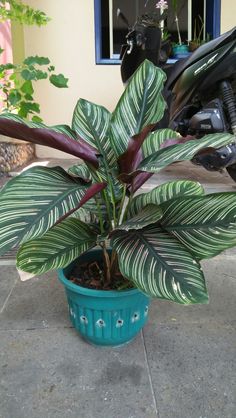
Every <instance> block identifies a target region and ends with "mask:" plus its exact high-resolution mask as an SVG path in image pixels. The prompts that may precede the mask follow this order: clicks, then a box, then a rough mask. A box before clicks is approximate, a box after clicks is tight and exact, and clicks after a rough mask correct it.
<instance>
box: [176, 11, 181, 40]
mask: <svg viewBox="0 0 236 418" xmlns="http://www.w3.org/2000/svg"><path fill="white" fill-rule="evenodd" d="M175 23H176V27H177V32H178V39H179V44H180V45H182V39H181V35H180V30H179V19H178V16H177V15H175Z"/></svg>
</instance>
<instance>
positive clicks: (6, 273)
mask: <svg viewBox="0 0 236 418" xmlns="http://www.w3.org/2000/svg"><path fill="white" fill-rule="evenodd" d="M18 277H19V276H18V273H17V271H16V269H15V267H9V266H1V265H0V312H1V310H2V309H3V308H4V305H5V303H6V300H7V299H8V297H9V295H10V293H11V291H12V289H13V287H14V286H15V284H16V281H17V280H18Z"/></svg>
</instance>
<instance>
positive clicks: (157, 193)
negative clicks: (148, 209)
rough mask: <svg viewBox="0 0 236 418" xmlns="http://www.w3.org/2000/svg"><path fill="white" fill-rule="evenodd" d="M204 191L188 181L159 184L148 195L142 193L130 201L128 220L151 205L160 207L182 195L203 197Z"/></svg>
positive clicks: (199, 186) (197, 184)
mask: <svg viewBox="0 0 236 418" xmlns="http://www.w3.org/2000/svg"><path fill="white" fill-rule="evenodd" d="M203 194H204V189H203V187H202V185H201V184H200V183H197V182H195V181H190V180H177V181H170V182H168V183H164V184H161V185H160V186H157V187H155V188H154V189H152V190H151V191H150V192H148V193H142V194H140V195H138V196H136V197H134V198H133V199H132V202H131V205H130V207H129V211H128V218H131V217H132V216H135V215H136V214H138V213H139V212H140V211H141V210H142V208H144V207H145V206H146V205H148V204H150V203H153V204H154V205H160V204H161V203H163V202H166V201H168V200H171V199H174V198H175V197H180V196H183V195H190V196H191V195H203Z"/></svg>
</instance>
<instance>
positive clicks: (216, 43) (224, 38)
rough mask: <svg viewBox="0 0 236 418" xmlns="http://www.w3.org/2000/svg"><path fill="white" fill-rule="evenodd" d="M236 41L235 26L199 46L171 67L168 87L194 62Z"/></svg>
mask: <svg viewBox="0 0 236 418" xmlns="http://www.w3.org/2000/svg"><path fill="white" fill-rule="evenodd" d="M233 40H236V26H235V27H234V28H233V29H231V30H230V31H228V32H225V33H224V34H223V35H221V36H219V37H218V38H215V39H213V40H212V41H209V42H207V43H206V44H203V45H201V46H200V47H199V48H197V49H196V50H195V51H194V52H193V53H192V54H191V55H190V56H189V57H188V58H185V59H183V60H179V61H178V62H177V63H176V64H175V65H174V67H173V70H172V71H171V74H170V76H169V79H168V86H171V85H172V83H173V82H175V80H176V79H177V78H178V77H179V74H181V73H182V72H183V71H184V70H185V69H186V68H188V67H189V66H190V65H192V64H193V63H194V62H196V61H199V60H200V59H202V58H203V57H204V56H206V55H207V54H209V53H210V52H213V51H215V50H216V49H218V48H220V47H221V46H223V45H225V44H227V43H229V42H231V41H233Z"/></svg>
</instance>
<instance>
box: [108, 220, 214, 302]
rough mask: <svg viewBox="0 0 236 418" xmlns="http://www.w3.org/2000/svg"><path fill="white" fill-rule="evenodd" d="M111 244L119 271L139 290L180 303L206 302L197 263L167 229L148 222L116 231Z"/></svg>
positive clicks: (199, 268)
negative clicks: (140, 228) (132, 229)
mask: <svg viewBox="0 0 236 418" xmlns="http://www.w3.org/2000/svg"><path fill="white" fill-rule="evenodd" d="M112 246H113V248H114V249H115V250H116V252H117V254H118V261H119V268H120V271H121V273H122V274H123V275H124V276H125V277H127V278H128V279H129V280H131V281H132V282H133V283H134V284H135V285H136V286H137V287H138V288H139V289H140V290H142V291H143V292H145V293H146V294H148V295H150V296H152V297H157V298H159V299H166V300H171V301H174V302H177V303H181V304H190V303H207V301H208V296H207V290H206V285H205V280H204V276H203V273H202V270H201V267H200V265H199V263H198V262H197V261H196V260H195V259H194V258H193V256H192V255H191V254H190V253H189V252H188V250H186V248H185V247H184V246H183V245H182V244H181V243H180V242H179V241H178V240H177V239H175V238H174V237H172V236H170V235H169V234H168V233H167V232H163V231H162V230H161V229H160V228H159V227H157V226H154V225H151V226H148V227H146V228H144V229H142V230H137V231H133V232H124V231H120V232H117V233H116V234H115V235H114V237H113V239H112Z"/></svg>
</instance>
